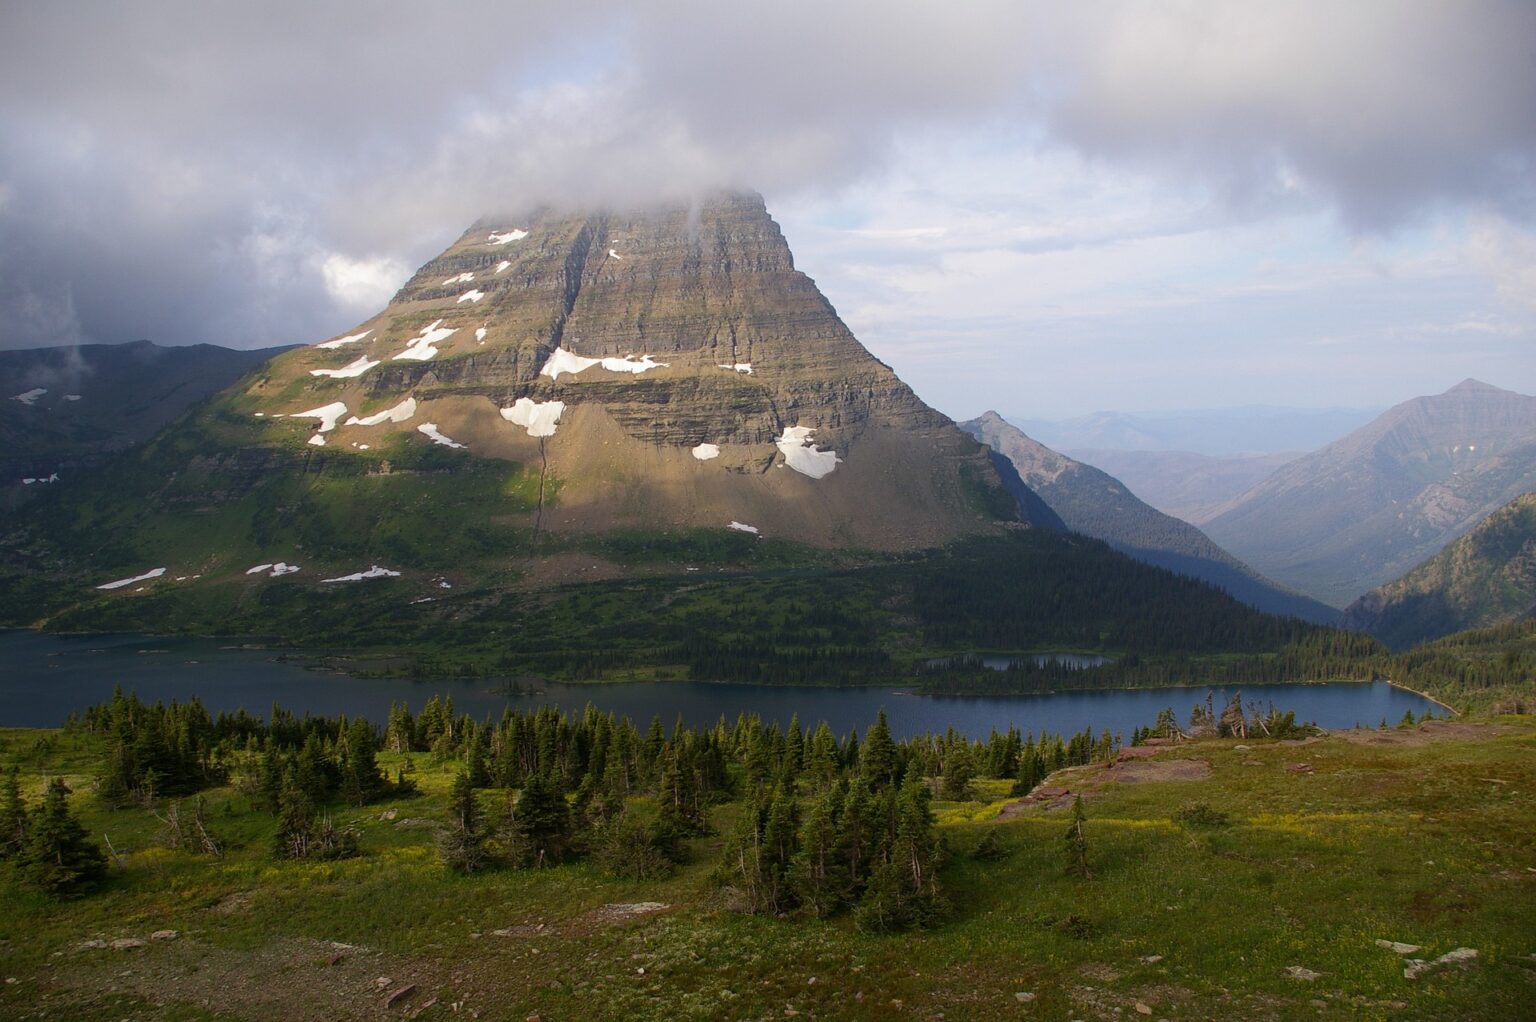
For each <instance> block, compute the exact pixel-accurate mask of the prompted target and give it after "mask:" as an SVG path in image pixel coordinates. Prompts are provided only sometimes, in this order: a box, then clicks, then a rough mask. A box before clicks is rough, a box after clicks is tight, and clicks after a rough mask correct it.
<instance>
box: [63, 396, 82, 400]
mask: <svg viewBox="0 0 1536 1022" xmlns="http://www.w3.org/2000/svg"><path fill="white" fill-rule="evenodd" d="M64 400H66V401H78V400H80V395H79V394H65V395H64Z"/></svg>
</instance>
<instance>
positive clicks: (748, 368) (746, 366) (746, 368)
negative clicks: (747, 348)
mask: <svg viewBox="0 0 1536 1022" xmlns="http://www.w3.org/2000/svg"><path fill="white" fill-rule="evenodd" d="M715 368H716V369H732V370H735V371H736V372H738V373H746V374H747V375H748V376H751V375H752V363H751V362H723V363H720V364H719V365H716V366H715Z"/></svg>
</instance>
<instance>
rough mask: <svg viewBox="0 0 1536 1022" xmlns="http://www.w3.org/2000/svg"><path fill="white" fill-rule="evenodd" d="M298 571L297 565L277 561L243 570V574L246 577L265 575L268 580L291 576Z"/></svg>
mask: <svg viewBox="0 0 1536 1022" xmlns="http://www.w3.org/2000/svg"><path fill="white" fill-rule="evenodd" d="M298 570H299V566H298V565H297V564H287V563H285V562H283V561H278V562H277V563H276V564H258V565H256V567H254V568H247V569H245V573H246V574H247V575H260V574H262V573H266V575H267V577H268V578H278V577H279V576H282V575H291V574H293V573H294V572H295V571H298Z"/></svg>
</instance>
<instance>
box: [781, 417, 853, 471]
mask: <svg viewBox="0 0 1536 1022" xmlns="http://www.w3.org/2000/svg"><path fill="white" fill-rule="evenodd" d="M814 432H816V431H815V430H814V429H812V428H810V427H808V426H785V427H784V432H783V433H782V434H781V435H780V436H779V438H778V439H777V440H775V441H774V442H773V443H774V446H775V447H777V448H778V449H779V453H780V454H782V455H784V464H786V465H788V466H789V467H790V468H792V469H794V470H795V471H796V472H799V473H800V474H801V475H807V476H810V477H811V478H812V479H821V478H823V477H825V476H828V475H831V474H832V470H833V469H835V468H837V465H838V462H840V461H842V460H843V459H841V458H839V457H838V456H837V454H836V453H835V452H833V451H823V450H818V449H817V448H816V445H815V444H812V443H811V434H812V433H814Z"/></svg>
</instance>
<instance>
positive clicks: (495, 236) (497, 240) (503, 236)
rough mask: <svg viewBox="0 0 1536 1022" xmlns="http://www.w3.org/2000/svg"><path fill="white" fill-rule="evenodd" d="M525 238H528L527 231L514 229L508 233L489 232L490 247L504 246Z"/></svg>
mask: <svg viewBox="0 0 1536 1022" xmlns="http://www.w3.org/2000/svg"><path fill="white" fill-rule="evenodd" d="M526 237H528V232H527V231H520V230H518V229H517V228H516V227H514V228H512V229H511V230H510V231H502V232H497V231H492V232H491V244H492V245H505V244H506V243H507V242H509V241H522V240H523V239H524V238H526ZM498 272H499V271H498Z"/></svg>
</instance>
